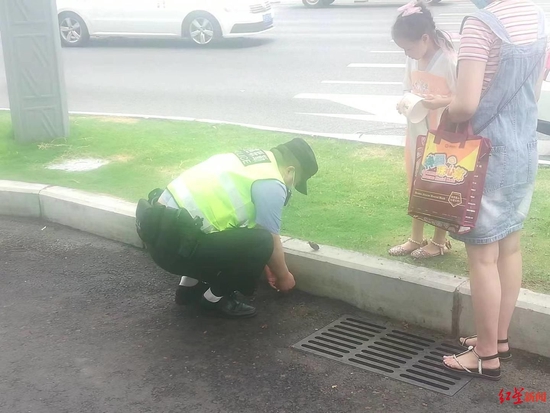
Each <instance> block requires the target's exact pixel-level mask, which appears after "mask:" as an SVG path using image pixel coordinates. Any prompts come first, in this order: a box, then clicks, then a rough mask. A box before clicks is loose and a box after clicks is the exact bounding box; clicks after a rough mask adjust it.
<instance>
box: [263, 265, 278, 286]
mask: <svg viewBox="0 0 550 413" xmlns="http://www.w3.org/2000/svg"><path fill="white" fill-rule="evenodd" d="M265 275H266V278H267V282H268V283H269V285H270V287H271V288H274V289H277V276H276V275H275V274H273V272H272V271H271V268H269V265H266V266H265Z"/></svg>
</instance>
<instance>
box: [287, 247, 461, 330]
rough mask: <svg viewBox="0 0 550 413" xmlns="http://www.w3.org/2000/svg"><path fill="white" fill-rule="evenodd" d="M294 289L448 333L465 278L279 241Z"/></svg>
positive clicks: (344, 251)
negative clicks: (293, 280) (458, 293)
mask: <svg viewBox="0 0 550 413" xmlns="http://www.w3.org/2000/svg"><path fill="white" fill-rule="evenodd" d="M284 247H285V252H286V255H287V262H288V265H289V268H290V271H291V272H292V273H293V274H294V275H295V276H296V286H297V288H298V289H300V290H303V291H306V292H309V293H311V294H315V295H320V296H324V297H330V298H335V299H338V300H342V301H345V302H347V303H350V304H352V305H354V306H356V307H359V308H361V309H363V310H366V311H370V312H373V313H376V314H380V315H383V316H386V317H390V318H393V319H397V320H401V321H406V322H409V323H412V324H416V325H421V326H424V327H426V328H431V329H435V330H439V331H444V332H446V333H451V332H452V331H453V306H454V299H455V292H456V290H457V289H458V287H459V286H460V284H462V283H463V282H464V281H465V279H464V278H462V277H454V276H452V275H448V274H443V273H439V272H436V271H432V270H429V269H425V268H419V267H414V266H412V265H408V264H403V263H399V262H395V261H390V260H386V259H383V258H375V257H370V256H368V255H365V254H360V253H356V252H352V251H346V250H341V249H338V248H333V247H326V246H321V249H320V250H319V251H317V252H313V250H312V249H311V247H310V246H309V245H308V244H307V243H306V242H303V241H299V240H289V241H286V242H285V243H284Z"/></svg>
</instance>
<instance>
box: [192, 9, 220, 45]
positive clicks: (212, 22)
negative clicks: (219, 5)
mask: <svg viewBox="0 0 550 413" xmlns="http://www.w3.org/2000/svg"><path fill="white" fill-rule="evenodd" d="M184 33H185V37H189V39H191V40H192V41H193V43H195V44H196V45H198V46H207V45H209V44H211V43H213V42H214V41H215V40H217V39H218V37H221V30H220V25H219V23H218V21H217V20H216V19H215V18H214V17H213V16H211V15H209V14H207V13H196V14H193V15H192V16H190V17H189V18H187V19H186V22H185V23H184Z"/></svg>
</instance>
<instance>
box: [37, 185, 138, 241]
mask: <svg viewBox="0 0 550 413" xmlns="http://www.w3.org/2000/svg"><path fill="white" fill-rule="evenodd" d="M40 205H41V208H42V217H43V218H44V219H46V220H48V221H52V222H56V223H58V224H62V225H66V226H69V227H72V228H76V229H79V230H81V231H86V232H90V233H92V234H95V235H99V236H101V237H104V238H108V239H112V240H115V241H119V242H123V243H126V244H130V245H134V246H136V247H139V248H142V247H143V243H142V242H141V239H140V238H139V236H138V235H137V232H136V224H135V209H136V205H135V204H134V203H131V202H127V201H123V200H121V199H116V198H112V197H110V196H105V195H94V194H90V193H87V192H83V191H78V190H75V189H68V188H61V187H49V188H47V189H44V190H43V191H42V192H41V193H40Z"/></svg>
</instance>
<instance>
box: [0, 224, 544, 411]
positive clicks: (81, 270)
mask: <svg viewBox="0 0 550 413" xmlns="http://www.w3.org/2000/svg"><path fill="white" fill-rule="evenodd" d="M0 228H2V231H1V232H0V259H1V266H0V285H1V288H0V354H1V357H0V412H2V413H146V412H147V413H182V412H186V413H187V412H189V413H191V412H201V413H237V412H238V413H259V412H261V413H355V412H375V411H376V412H384V413H388V412H390V413H420V412H437V413H456V412H467V413H488V412H491V413H492V412H516V411H518V409H517V408H520V409H521V410H522V411H529V412H541V413H542V412H548V403H550V400H548V399H547V402H546V403H542V402H539V403H523V404H522V405H521V406H514V405H513V402H514V401H513V400H511V401H505V402H504V403H503V404H500V401H499V396H498V395H499V392H500V390H501V389H504V391H505V392H506V391H511V392H512V393H513V392H514V387H517V388H521V387H523V388H524V389H525V392H527V391H529V392H532V391H533V392H547V394H548V392H549V391H550V361H549V360H548V359H544V358H540V357H536V356H533V355H529V354H525V353H523V352H520V351H516V350H515V351H514V359H513V361H512V362H511V363H507V364H505V365H503V374H504V376H503V378H502V380H501V381H500V382H489V381H485V380H479V379H478V380H473V381H471V382H470V383H468V384H467V385H466V386H465V387H464V388H463V389H462V390H460V391H459V392H458V393H457V394H455V395H454V396H452V397H449V396H445V395H441V394H439V393H435V392H432V391H429V390H425V389H422V388H418V387H416V386H412V385H409V384H406V383H402V382H399V381H396V380H393V379H389V378H386V377H384V376H381V375H378V374H374V373H371V372H367V371H364V370H362V369H359V368H356V367H352V366H347V365H345V364H341V363H339V362H337V361H332V360H329V359H325V358H321V357H318V356H314V355H312V354H306V353H303V352H299V351H297V350H295V349H292V348H290V346H292V345H293V344H295V343H297V342H298V341H300V340H302V339H303V338H305V337H306V336H308V335H309V334H311V333H313V332H314V331H315V329H319V328H322V327H324V326H325V325H327V324H329V323H331V322H332V321H334V320H336V319H338V318H340V317H341V316H342V315H344V314H351V315H354V316H355V317H361V318H369V319H370V320H371V321H373V322H375V323H376V324H381V323H382V324H384V323H388V325H389V326H393V327H397V328H398V329H407V331H408V332H409V333H412V334H417V335H421V336H423V337H429V338H439V337H438V336H437V335H436V334H435V333H433V332H429V331H424V330H422V329H420V328H418V327H413V326H403V325H397V326H396V325H395V324H392V323H391V322H390V321H388V320H383V319H381V318H379V317H375V316H372V315H368V314H365V313H363V312H361V311H359V310H357V309H356V308H353V307H351V306H349V305H346V304H344V303H341V302H337V301H333V300H327V299H323V298H319V297H313V296H309V295H307V294H303V293H300V292H298V291H294V292H292V293H291V294H289V295H287V296H284V297H282V296H279V295H277V293H275V292H274V291H272V290H270V289H269V288H268V287H267V286H265V285H263V288H261V289H260V291H259V293H258V294H257V295H256V296H255V298H254V301H253V302H254V305H256V306H257V307H258V310H259V314H258V316H257V317H256V318H254V319H249V320H241V321H230V320H219V319H214V318H209V317H205V316H204V315H202V314H201V313H200V312H199V311H198V310H197V309H195V308H181V307H178V306H176V305H175V304H174V303H173V293H174V289H175V287H176V285H177V283H178V280H177V279H176V278H175V277H172V276H170V275H168V274H166V273H164V272H162V271H161V270H159V269H158V268H156V267H155V265H154V264H153V263H152V261H151V259H150V258H149V257H147V256H146V254H145V253H144V252H143V251H141V250H138V249H135V248H132V247H129V246H125V245H122V244H118V243H115V242H111V241H107V240H104V239H101V238H98V237H96V236H92V235H89V234H85V233H82V232H78V231H74V230H70V229H67V228H64V227H61V226H57V225H53V224H50V223H44V222H39V221H32V220H23V219H13V218H6V217H0ZM411 311H414V308H411ZM511 339H512V343H513V337H511ZM512 346H513V344H512Z"/></svg>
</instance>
